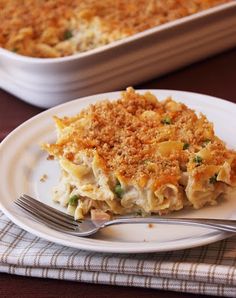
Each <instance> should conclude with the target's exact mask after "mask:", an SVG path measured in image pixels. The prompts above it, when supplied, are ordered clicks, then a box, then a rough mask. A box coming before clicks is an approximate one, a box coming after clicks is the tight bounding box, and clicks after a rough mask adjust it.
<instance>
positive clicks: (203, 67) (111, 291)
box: [0, 49, 236, 298]
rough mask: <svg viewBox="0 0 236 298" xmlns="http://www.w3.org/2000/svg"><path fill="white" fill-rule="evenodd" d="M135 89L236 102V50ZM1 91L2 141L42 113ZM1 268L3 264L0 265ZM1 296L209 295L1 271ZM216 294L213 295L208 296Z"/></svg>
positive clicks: (113, 297) (172, 296)
mask: <svg viewBox="0 0 236 298" xmlns="http://www.w3.org/2000/svg"><path fill="white" fill-rule="evenodd" d="M135 88H137V89H138V88H143V89H146V88H149V89H155V88H159V89H175V90H185V91H193V92H199V93H205V94H209V95H213V96H216V97H221V98H224V99H226V100H229V101H232V102H235V103H236V49H232V50H230V51H228V52H225V53H223V54H220V55H217V56H215V57H213V58H209V59H206V60H204V61H202V62H198V63H196V64H193V65H190V66H188V67H186V68H184V69H181V70H179V71H176V72H174V73H171V74H169V75H166V76H163V77H161V78H157V79H154V80H152V81H149V82H146V83H143V84H142V85H139V86H135ZM41 111H42V109H40V108H37V107H34V106H31V105H29V104H27V103H25V102H23V101H21V100H19V99H17V98H16V97H14V96H12V95H10V94H8V93H6V92H4V91H3V90H0V140H2V139H3V138H4V137H5V136H6V135H7V134H8V133H9V132H11V131H12V130H13V129H14V128H15V127H17V126H18V125H19V124H21V123H22V122H24V121H25V120H27V119H28V118H30V117H32V116H34V115H36V114H38V113H40V112H41ZM0 268H1V266H0ZM0 297H2V298H3V297H7V298H9V297H20V298H24V297H35V298H36V297H40V298H43V297H70V298H71V297H88V298H90V297H109V298H110V297H112V298H116V297H117V298H118V297H119V298H120V297H149V298H151V297H163V298H165V297H169V298H174V297H175V298H177V297H189V298H191V297H192V298H193V297H207V296H201V295H193V294H184V293H175V292H169V291H161V290H152V289H143V288H129V287H118V286H107V285H95V284H86V283H77V282H70V281H60V280H51V279H39V278H29V277H21V276H15V275H8V274H3V273H2V274H0ZM208 297H213V296H208Z"/></svg>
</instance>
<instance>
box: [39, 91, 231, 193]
mask: <svg viewBox="0 0 236 298" xmlns="http://www.w3.org/2000/svg"><path fill="white" fill-rule="evenodd" d="M167 116H168V117H169V118H170V120H171V122H170V123H169V124H167V123H165V122H163V119H165V118H166V117H167ZM84 119H86V121H87V122H86V125H85V124H83V125H82V123H83V122H82V121H84ZM55 121H56V123H57V125H58V127H60V129H61V131H62V133H61V135H60V137H59V139H58V141H57V143H55V144H46V145H44V149H46V150H47V151H48V152H49V154H50V155H54V156H55V157H57V158H59V159H60V158H61V157H63V158H66V159H68V160H70V161H72V162H73V163H75V164H76V163H77V153H78V152H79V151H80V150H87V153H88V154H90V153H91V152H93V153H91V154H94V152H96V154H98V156H99V158H100V160H102V162H101V164H100V166H101V168H103V170H104V172H106V173H108V174H109V173H111V172H112V173H115V175H116V177H118V178H119V179H120V180H122V181H124V182H129V181H133V182H135V183H137V184H138V185H140V186H141V187H144V186H145V185H146V183H147V181H148V180H150V179H151V180H152V181H155V183H154V184H153V185H154V186H153V187H154V189H157V188H158V187H159V186H160V185H163V184H165V183H171V184H176V185H177V184H178V181H179V180H180V177H181V173H182V171H192V170H193V169H195V173H196V175H197V173H198V171H199V172H201V169H202V166H204V165H212V166H214V165H215V166H217V165H223V163H224V162H225V161H226V160H235V159H236V153H235V152H234V151H232V150H228V149H227V148H226V146H225V144H224V142H223V141H221V140H220V139H219V138H218V137H216V136H215V134H214V130H213V125H212V123H211V122H209V121H208V120H207V119H206V117H205V116H204V115H202V114H200V115H199V117H198V116H197V115H196V114H195V112H194V111H193V110H191V109H189V108H188V107H187V106H186V105H184V104H182V103H177V102H175V101H173V100H172V99H171V98H168V99H166V100H164V101H162V102H159V101H158V100H157V99H156V98H155V96H154V95H152V94H151V93H146V94H144V95H141V94H139V93H136V92H135V91H134V89H132V88H128V89H127V91H126V92H124V93H123V94H122V97H121V98H120V99H118V100H117V101H107V100H105V101H102V102H98V103H96V104H94V105H90V106H89V107H88V108H87V109H84V110H83V111H81V113H80V114H78V115H77V116H75V117H71V118H68V117H65V118H62V119H59V118H55ZM206 140H207V141H208V144H207V147H205V143H206ZM171 142H172V143H171ZM172 144H174V147H175V150H173V149H172V147H171V146H172ZM184 144H188V148H187V149H184ZM166 145H169V146H170V147H168V148H166ZM204 148H205V149H204ZM202 149H204V150H206V149H207V150H208V151H210V154H209V156H208V158H207V159H204V158H200V157H199V162H196V152H201V151H200V150H202ZM91 150H92V151H91ZM204 150H203V151H204ZM205 154H206V153H205ZM235 165H236V162H235V161H234V162H232V177H233V173H235Z"/></svg>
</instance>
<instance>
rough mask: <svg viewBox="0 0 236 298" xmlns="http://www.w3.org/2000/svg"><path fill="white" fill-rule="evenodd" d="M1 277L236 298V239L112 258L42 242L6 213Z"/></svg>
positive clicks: (0, 234) (1, 220)
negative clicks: (30, 278)
mask: <svg viewBox="0 0 236 298" xmlns="http://www.w3.org/2000/svg"><path fill="white" fill-rule="evenodd" d="M0 268H1V272H6V273H11V274H19V275H25V276H34V277H42V278H55V279H64V280H72V281H81V282H89V283H99V284H111V285H122V286H133V287H145V288H153V289H162V290H172V291H178V292H188V293H198V294H208V295H218V296H224V297H236V237H232V238H229V239H227V240H223V241H220V242H217V243H214V244H211V245H208V246H203V247H199V248H193V249H186V250H181V251H174V252H166V253H151V254H106V253H97V252H89V251H84V250H78V249H74V248H70V247H65V246H62V245H58V244H55V243H52V242H48V241H45V240H43V239H41V238H39V237H36V236H34V235H32V234H30V233H28V232H26V231H24V230H22V229H21V228H19V227H18V226H16V225H15V224H13V223H12V222H11V221H10V220H9V219H8V218H7V217H6V216H5V215H3V213H1V212H0Z"/></svg>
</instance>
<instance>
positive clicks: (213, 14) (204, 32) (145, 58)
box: [0, 1, 236, 107]
mask: <svg viewBox="0 0 236 298" xmlns="http://www.w3.org/2000/svg"><path fill="white" fill-rule="evenodd" d="M235 13H236V3H235V1H230V2H229V3H226V4H222V5H219V6H216V7H213V8H210V9H207V10H204V11H201V12H198V13H195V14H192V15H189V16H185V17H183V18H180V19H177V20H174V21H171V22H168V23H165V24H162V25H159V26H155V27H153V28H151V29H148V30H145V31H143V32H139V33H136V34H134V35H131V36H128V37H125V38H122V39H120V40H117V41H114V42H112V43H109V44H107V45H104V46H100V47H98V48H94V49H90V50H88V51H86V52H81V53H77V54H74V55H71V56H66V57H59V58H44V59H42V58H33V57H27V56H22V55H18V54H17V53H15V52H13V49H12V51H9V50H6V49H3V48H1V49H0V87H2V88H3V89H5V90H7V91H9V92H11V93H13V94H15V95H16V96H18V97H19V98H22V99H24V100H25V101H27V102H30V103H32V104H35V105H38V106H41V107H50V106H53V105H56V104H59V103H61V102H64V101H67V100H70V99H74V98H77V97H80V96H84V95H88V94H92V93H97V92H103V91H105V90H106V91H109V90H113V89H118V88H123V87H125V86H127V85H134V84H137V83H139V82H142V81H144V80H148V79H150V78H152V77H154V76H158V75H161V74H164V73H167V72H169V71H171V70H174V69H176V68H178V67H181V66H184V65H187V64H188V63H191V62H194V61H197V60H199V59H201V58H204V57H207V56H209V55H211V54H214V53H217V52H220V51H222V50H225V49H228V48H230V47H233V46H234V45H235V44H236V38H235V36H236V19H235ZM68 34H69V33H68ZM121 37H122V36H121Z"/></svg>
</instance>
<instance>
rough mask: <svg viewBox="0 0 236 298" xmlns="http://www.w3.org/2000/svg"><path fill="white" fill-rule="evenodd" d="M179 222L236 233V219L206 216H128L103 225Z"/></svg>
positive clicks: (178, 223) (179, 223)
mask: <svg viewBox="0 0 236 298" xmlns="http://www.w3.org/2000/svg"><path fill="white" fill-rule="evenodd" d="M139 223H140V224H141V223H142V224H144V223H145V224H149V223H152V224H177V225H189V226H201V227H205V228H212V229H215V230H220V231H224V232H231V233H232V232H233V233H236V220H228V219H205V218H170V217H154V216H153V217H127V218H117V219H114V220H110V221H107V222H105V223H104V224H103V227H107V226H111V225H119V224H139Z"/></svg>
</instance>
